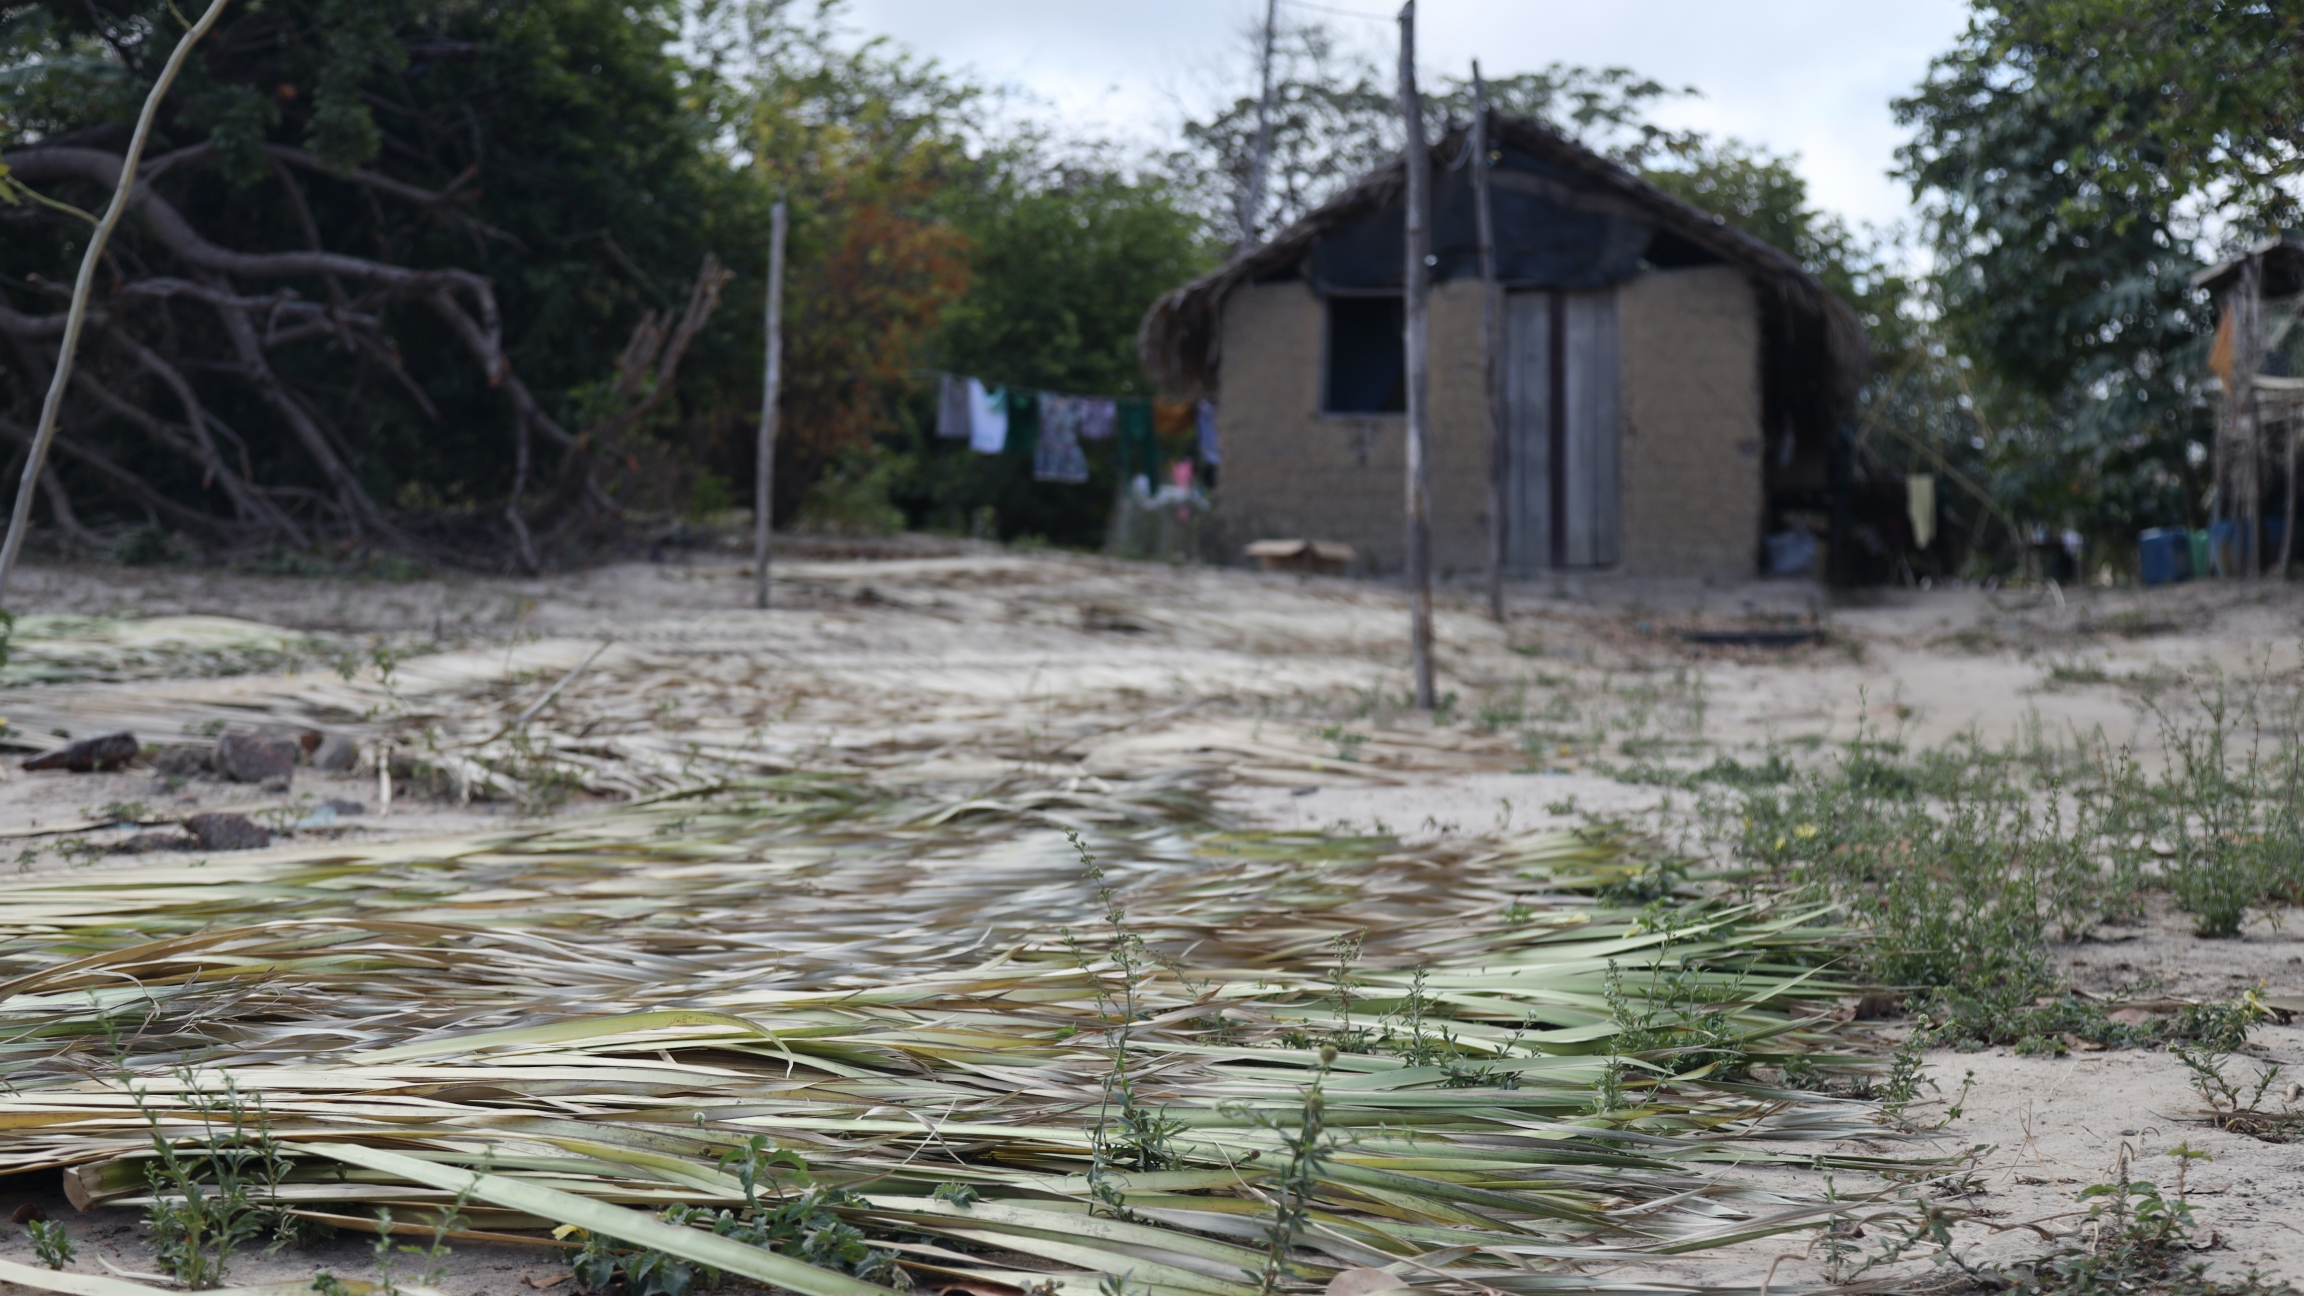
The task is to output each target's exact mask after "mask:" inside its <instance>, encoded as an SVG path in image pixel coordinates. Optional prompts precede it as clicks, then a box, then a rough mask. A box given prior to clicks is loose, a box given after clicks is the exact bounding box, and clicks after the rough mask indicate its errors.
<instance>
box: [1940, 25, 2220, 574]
mask: <svg viewBox="0 0 2304 1296" xmlns="http://www.w3.org/2000/svg"><path fill="white" fill-rule="evenodd" d="M2044 8H2055V6H2046V7H2044ZM2067 8H2073V9H2077V8H2080V6H2068V7H2067ZM2012 13H2013V14H2014V15H2015V16H2011V14H2012ZM2036 17H2037V15H2036V14H2035V13H2034V11H2033V10H2031V9H2030V8H2029V7H2017V6H2010V7H2009V12H2003V11H2001V10H1999V9H1993V8H1980V9H1979V12H1978V15H1977V17H1976V18H1975V20H1974V21H1973V22H1972V23H1971V25H1970V27H1969V29H1968V31H1967V33H1966V34H1965V35H1964V36H1963V37H1962V39H1961V41H1960V43H1959V44H1958V45H1957V46H1956V47H1955V48H1954V49H1953V50H1952V51H1950V52H1948V53H1947V54H1945V55H1943V56H1941V57H1940V58H1938V59H1937V60H1936V61H1935V63H1934V64H1933V65H1932V67H1931V69H1930V73H1929V76H1928V79H1927V81H1926V83H1925V84H1923V85H1922V87H1921V88H1920V90H1919V91H1918V92H1917V93H1916V94H1914V95H1913V96H1912V97H1910V98H1908V99H1905V100H1902V101H1900V102H1899V103H1898V105H1897V112H1898V115H1899V118H1900V120H1902V121H1903V122H1905V123H1906V124H1908V125H1910V126H1912V127H1913V128H1914V139H1913V142H1912V143H1911V144H1910V145H1909V146H1907V148H1906V149H1905V150H1904V152H1903V155H1902V156H1903V162H1904V167H1905V174H1906V176H1907V177H1908V178H1909V179H1910V180H1911V182H1912V184H1913V188H1914V191H1915V193H1916V194H1917V195H1918V196H1919V197H1920V198H1921V200H1922V202H1923V209H1924V213H1925V218H1926V222H1927V229H1928V232H1929V237H1930V241H1931V243H1932V244H1933V248H1934V251H1935V253H1936V257H1937V260H1938V265H1939V270H1938V272H1937V273H1936V275H1935V277H1934V282H1933V284H1932V288H1933V291H1934V306H1935V309H1936V311H1937V312H1938V318H1937V321H1936V324H1937V327H1938V329H1939V330H1940V333H1941V336H1942V338H1943V341H1944V344H1945V345H1946V346H1947V347H1948V348H1949V351H1950V353H1951V355H1952V356H1954V357H1957V360H1956V363H1959V364H1961V366H1962V368H1961V372H1962V373H1963V374H1964V375H1966V376H1967V381H1966V383H1965V390H1964V391H1963V392H1962V395H1963V396H1964V397H1965V398H1967V399H1968V400H1969V401H1970V403H1971V404H1972V406H1973V410H1974V413H1975V415H1976V416H1977V419H1978V421H1979V424H1980V427H1979V430H1978V434H1977V435H1978V437H1979V439H1980V440H1981V441H1982V443H1983V444H1982V447H1981V448H1982V452H1983V456H1984V460H1985V466H1986V468H1987V470H1988V471H1989V472H1990V474H1991V476H1992V478H1993V480H1994V483H1995V485H1994V489H1995V492H1996V494H1997V495H1998V496H1999V497H2000V499H2001V501H2002V503H2003V504H2004V506H2005V507H2006V508H2007V509H2008V510H2009V511H2010V512H2012V513H2014V514H2015V515H2017V516H2018V517H2020V518H2022V519H2025V520H2028V521H2034V522H2040V523H2047V524H2051V525H2071V526H2076V527H2078V528H2080V529H2082V530H2083V531H2085V532H2089V533H2091V534H2093V535H2094V536H2096V537H2098V538H2100V539H2102V540H2105V541H2106V542H2108V543H2112V544H2116V545H2117V546H2118V547H2119V548H2120V549H2121V550H2125V548H2126V547H2127V545H2128V544H2129V543H2130V542H2132V540H2133V533H2134V531H2135V530H2136V529H2137V528H2139V527H2143V526H2151V525H2156V524H2175V523H2185V522H2197V521H2198V520H2199V519H2200V516H2201V513H2200V499H2199V472H2198V468H2199V465H2200V463H2201V462H2202V461H2203V460H2204V459H2205V457H2206V452H2205V448H2204V446H2203V444H2202V443H2203V439H2204V438H2205V436H2206V434H2207V424H2206V416H2205V411H2204V409H2203V406H2202V403H2201V401H2200V399H2199V394H2198V391H2197V387H2196V382H2195V379H2194V376H2193V374H2194V372H2195V370H2196V361H2195V362H2194V363H2193V364H2187V363H2186V361H2187V358H2188V357H2196V355H2197V353H2198V352H2199V350H2200V347H2201V343H2200V339H2201V338H2202V336H2203V334H2204V333H2205V331H2206V330H2207V329H2208V327H2209V326H2210V322H2209V320H2208V319H2207V318H2206V317H2205V316H2204V314H2203V313H2202V311H2201V309H2200V306H2199V303H2198V302H2197V300H2196V296H2195V294H2194V293H2193V291H2192V290H2191V288H2190V287H2189V285H2188V283H2187V281H2186V276H2187V274H2188V273H2189V272H2190V271H2191V270H2193V269H2195V268H2196V266H2197V260H2196V259H2195V257H2194V256H2193V255H2192V252H2191V249H2190V247H2189V245H2188V241H2187V240H2185V239H2184V238H2183V237H2181V235H2180V234H2179V232H2178V229H2177V227H2176V224H2175V218H2174V214H2173V212H2172V209H2171V208H2170V206H2169V205H2168V203H2167V201H2166V200H2167V198H2168V196H2169V194H2170V193H2172V192H2173V189H2172V188H2171V187H2170V186H2169V185H2167V184H2165V183H2163V178H2165V177H2169V176H2171V175H2173V174H2175V173H2176V171H2178V170H2180V169H2181V168H2172V162H2171V156H2170V151H2169V149H2168V147H2167V146H2166V144H2165V142H2164V141H2161V140H2159V139H2157V138H2156V137H2154V136H2152V135H2150V134H2148V133H2138V132H2136V131H2134V130H2131V129H2129V127H2130V126H2131V125H2132V124H2133V123H2136V122H2138V121H2145V120H2150V119H2151V118H2152V117H2153V116H2154V110H2152V109H2151V107H2150V104H2149V102H2148V101H2151V100H2154V99H2156V98H2157V91H2155V90H2153V89H2150V88H2147V87H2141V86H2139V87H2132V88H2131V89H2130V91H2129V93H2128V94H2127V95H2126V96H2124V97H2121V98H2118V99H2112V98H2107V97H2106V96H2105V95H2104V94H2103V93H2101V92H2100V90H2101V88H2100V87H2099V88H2097V89H2090V90H2087V91H2086V92H2080V91H2078V90H2077V89H2076V87H2075V84H2074V82H2073V79H2072V74H2071V71H2070V66H2069V62H2070V59H2071V58H2072V56H2073V54H2074V51H2075V49H2077V48H2081V47H2076V46H2073V45H2068V44H2064V43H2062V41H2061V36H2062V35H2064V34H2071V33H2062V34H2059V38H2058V40H2057V41H2056V42H2053V43H2051V42H2047V41H2043V40H2040V39H2038V37H2039V36H2040V35H2042V32H2041V31H2039V30H2037V29H2036V24H2035V23H2034V22H2033V20H2034V18H2036ZM2111 174H2120V175H2124V176H2127V177H2129V179H2128V180H2127V182H2125V183H2123V184H2121V185H2118V186H2113V187H2107V186H2106V185H2105V184H2103V183H2100V178H2101V177H2103V176H2106V175H2111Z"/></svg>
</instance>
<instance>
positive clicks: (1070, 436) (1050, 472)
mask: <svg viewBox="0 0 2304 1296" xmlns="http://www.w3.org/2000/svg"><path fill="white" fill-rule="evenodd" d="M1085 404H1087V402H1086V401H1085V400H1084V399H1082V398H1081V397H1078V396H1059V395H1057V394H1056V393H1054V392H1042V393H1041V394H1040V444H1039V445H1037V446H1035V447H1034V448H1033V451H1032V480H1034V481H1052V482H1068V483H1070V484H1072V485H1075V486H1077V485H1079V484H1080V483H1081V482H1084V481H1086V480H1088V455H1087V453H1086V452H1085V451H1083V450H1082V449H1081V448H1080V411H1081V407H1082V406H1083V405H1085Z"/></svg>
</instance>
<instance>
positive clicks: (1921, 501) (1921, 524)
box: [1904, 473, 1936, 549]
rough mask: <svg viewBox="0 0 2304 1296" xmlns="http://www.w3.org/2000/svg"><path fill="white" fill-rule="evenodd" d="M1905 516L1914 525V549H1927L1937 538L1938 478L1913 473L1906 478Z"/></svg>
mask: <svg viewBox="0 0 2304 1296" xmlns="http://www.w3.org/2000/svg"><path fill="white" fill-rule="evenodd" d="M1904 516H1905V518H1906V519H1907V520H1908V521H1910V522H1911V523H1912V547H1913V548H1915V549H1925V548H1927V547H1928V542H1929V541H1931V540H1934V539H1935V538H1936V476H1935V474H1933V473H1912V474H1910V475H1908V476H1906V477H1905V478H1904Z"/></svg>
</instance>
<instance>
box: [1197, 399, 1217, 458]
mask: <svg viewBox="0 0 2304 1296" xmlns="http://www.w3.org/2000/svg"><path fill="white" fill-rule="evenodd" d="M1194 417H1195V419H1196V420H1197V421H1198V423H1199V425H1200V462H1202V463H1204V464H1212V463H1220V462H1222V459H1221V457H1220V456H1219V455H1218V454H1217V452H1216V406H1215V404H1214V403H1212V402H1210V401H1202V402H1200V407H1199V409H1197V410H1196V411H1194Z"/></svg>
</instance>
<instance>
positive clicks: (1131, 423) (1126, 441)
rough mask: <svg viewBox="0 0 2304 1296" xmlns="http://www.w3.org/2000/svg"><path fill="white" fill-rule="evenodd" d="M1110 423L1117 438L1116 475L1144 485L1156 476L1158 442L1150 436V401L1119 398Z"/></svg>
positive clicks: (1158, 473) (1127, 397) (1158, 466)
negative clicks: (1140, 478)
mask: <svg viewBox="0 0 2304 1296" xmlns="http://www.w3.org/2000/svg"><path fill="white" fill-rule="evenodd" d="M1118 404H1119V410H1118V412H1117V413H1116V414H1115V415H1114V418H1113V423H1114V426H1115V427H1117V428H1118V434H1119V437H1120V475H1121V476H1122V477H1142V478H1144V479H1145V480H1146V481H1147V482H1149V481H1150V480H1151V479H1152V478H1154V477H1157V476H1159V475H1160V443H1159V442H1158V441H1156V440H1155V439H1154V438H1153V435H1152V402H1150V401H1148V400H1146V399H1144V398H1143V397H1141V396H1123V397H1121V398H1120V400H1119V402H1118Z"/></svg>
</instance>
